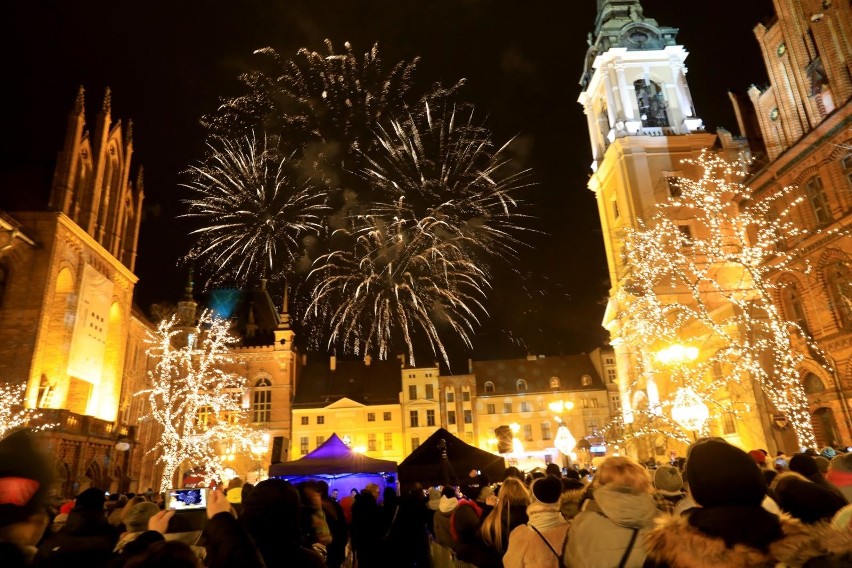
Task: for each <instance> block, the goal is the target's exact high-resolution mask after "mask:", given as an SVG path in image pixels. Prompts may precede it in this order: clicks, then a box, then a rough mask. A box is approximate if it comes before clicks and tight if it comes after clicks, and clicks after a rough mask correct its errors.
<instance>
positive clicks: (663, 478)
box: [654, 465, 683, 494]
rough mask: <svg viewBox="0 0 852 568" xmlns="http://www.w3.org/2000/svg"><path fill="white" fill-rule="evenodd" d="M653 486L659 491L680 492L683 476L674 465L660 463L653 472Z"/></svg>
mask: <svg viewBox="0 0 852 568" xmlns="http://www.w3.org/2000/svg"><path fill="white" fill-rule="evenodd" d="M654 487H656V488H657V491H659V492H661V493H668V494H672V493H680V490H681V489H682V488H683V477H681V475H680V472H679V471H678V470H677V468H676V467H673V466H670V465H661V466H659V467H658V468H657V471H656V472H655V473H654Z"/></svg>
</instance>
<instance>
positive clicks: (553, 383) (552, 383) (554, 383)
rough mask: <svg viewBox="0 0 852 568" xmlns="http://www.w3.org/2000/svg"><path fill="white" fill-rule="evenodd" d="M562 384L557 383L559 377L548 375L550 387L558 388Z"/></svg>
mask: <svg viewBox="0 0 852 568" xmlns="http://www.w3.org/2000/svg"><path fill="white" fill-rule="evenodd" d="M561 386H562V385H561V384H560V383H559V377H550V388H552V389H558V388H560V387H561Z"/></svg>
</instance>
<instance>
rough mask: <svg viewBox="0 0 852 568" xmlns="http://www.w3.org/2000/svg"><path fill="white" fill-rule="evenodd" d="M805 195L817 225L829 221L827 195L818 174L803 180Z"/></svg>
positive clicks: (829, 212)
mask: <svg viewBox="0 0 852 568" xmlns="http://www.w3.org/2000/svg"><path fill="white" fill-rule="evenodd" d="M805 195H806V196H807V197H808V202H809V203H810V204H811V210H813V212H814V217H815V218H816V222H817V224H818V225H827V224H828V223H829V221H831V209H830V208H829V206H828V196H827V195H826V194H825V188H824V187H823V185H822V179H821V178H820V177H819V176H813V177H812V178H810V179H808V181H806V182H805Z"/></svg>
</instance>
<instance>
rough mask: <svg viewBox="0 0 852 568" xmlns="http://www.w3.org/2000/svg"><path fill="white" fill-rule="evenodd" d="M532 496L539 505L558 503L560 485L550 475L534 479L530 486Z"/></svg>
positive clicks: (560, 493) (560, 492)
mask: <svg viewBox="0 0 852 568" xmlns="http://www.w3.org/2000/svg"><path fill="white" fill-rule="evenodd" d="M532 495H533V497H535V498H536V500H537V501H539V502H540V503H547V504H555V503H558V502H559V497H560V496H561V495H562V483H561V482H560V481H559V480H558V479H557V478H555V477H553V476H550V475H548V476H547V477H542V478H540V479H536V480H535V481H533V484H532Z"/></svg>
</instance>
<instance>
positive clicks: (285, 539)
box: [0, 430, 852, 568]
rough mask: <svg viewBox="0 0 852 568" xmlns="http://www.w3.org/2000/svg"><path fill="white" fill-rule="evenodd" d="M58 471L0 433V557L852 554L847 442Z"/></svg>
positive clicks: (341, 563)
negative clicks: (516, 459) (180, 472)
mask: <svg viewBox="0 0 852 568" xmlns="http://www.w3.org/2000/svg"><path fill="white" fill-rule="evenodd" d="M50 472H51V465H50V460H49V459H47V458H46V457H45V456H43V455H41V454H39V452H38V450H37V446H36V443H35V439H34V437H33V434H32V433H31V432H29V431H27V430H20V431H17V432H15V433H13V434H11V435H9V436H7V437H6V438H4V439H3V440H2V441H0V565H2V566H8V567H11V568H17V567H32V566H35V567H38V568H42V567H54V566H56V567H59V566H61V567H76V566H80V567H86V568H122V567H127V568H138V567H142V568H146V567H157V568H172V567H174V568H182V567H186V568H192V567H201V566H209V567H213V568H235V567H247V568H278V567H285V566H286V567H296V568H298V567H308V568H314V567H316V568H321V567H328V568H341V567H343V568H352V567H358V568H375V567H379V568H382V567H391V566H393V567H397V566H399V567H411V568H421V567H426V566H431V565H432V564H431V563H430V549H433V548H434V547H435V546H442V547H446V548H447V549H452V551H453V554H454V555H455V557H456V558H458V559H459V560H461V561H464V562H467V563H469V564H471V565H473V566H477V567H479V568H500V567H505V568H641V567H646V568H710V567H713V568H721V567H733V568H740V567H742V568H746V567H748V568H760V567H786V568H799V567H801V568H830V567H834V568H837V567H841V566H846V567H849V566H852V505H850V504H849V499H850V497H852V454H847V453H840V452H838V451H837V450H835V449H832V448H824V449H822V450H821V451H820V452H816V451H814V450H808V451H806V452H803V453H799V454H795V455H793V456H790V457H789V458H788V457H787V456H785V455H783V454H778V455H777V456H775V457H774V458H771V457H770V456H769V455H768V453H767V452H765V451H763V450H752V451H750V452H746V451H744V450H742V449H740V448H737V447H735V446H733V445H731V444H729V443H728V442H726V441H725V440H722V439H719V438H704V439H700V440H698V441H696V442H695V443H694V444H692V445H691V446H690V448H689V451H688V453H687V456H686V459H685V460H675V461H674V462H673V463H670V464H652V465H650V466H649V465H643V464H640V463H638V462H636V461H634V460H633V459H631V458H628V457H624V456H610V457H607V458H606V459H604V460H603V461H602V462H601V463H600V465H599V467H598V468H597V470H596V471H594V472H593V473H590V472H587V471H583V470H581V471H575V470H572V469H566V470H561V469H560V468H559V467H557V466H555V465H554V464H551V465H549V466H548V468H547V471H545V472H535V473H532V474H528V475H524V474H523V473H522V472H520V471H518V470H517V468H513V467H510V468H508V469H507V470H506V473H505V475H504V477H503V479H500V480H490V479H488V478H487V477H486V476H484V475H481V474H479V472H471V475H470V476H469V477H468V478H466V479H465V480H464V482H463V483H461V484H459V485H458V486H451V485H446V486H443V487H429V488H424V487H421V486H419V485H418V486H414V487H411V488H408V489H407V490H406V491H404V492H403V495H402V496H401V497H400V496H398V494H397V490H396V488H395V487H386V488H385V489H384V491H382V488H381V487H380V486H378V485H376V484H372V483H371V484H368V485H367V486H366V487H363V488H360V489H359V488H352V490H351V491H350V492H349V493H348V494H347V495H345V496H344V497H342V498H341V496H340V494H339V491H338V490H337V489H334V490H333V491H331V492H330V491H329V487H328V485H327V484H326V483H325V482H323V481H315V480H314V481H307V482H304V483H300V484H297V485H293V484H291V483H288V482H287V481H284V480H281V479H274V478H273V479H267V480H264V481H261V482H260V483H258V484H257V485H255V486H252V485H251V484H243V483H242V482H241V481H240V480H239V479H235V480H233V481H232V482H231V483H230V484H229V486H228V488H227V490H224V491H223V490H222V489H211V490H209V493H208V499H207V505H206V509H201V510H195V511H175V510H171V509H169V508H168V507H165V503H164V500H163V498H162V495H160V494H156V493H153V492H151V491H148V492H146V493H145V494H142V495H133V494H125V495H121V496H116V497H113V496H110V497H109V498H108V497H107V495H106V494H105V492H104V490H103V489H101V488H88V489H86V490H84V491H82V492H81V493H80V494H79V495H77V496H76V498H75V499H74V500H72V501H68V502H66V503H57V502H55V501H53V500H52V499H51V496H50V495H49V489H50V487H51V485H52V481H51V479H50Z"/></svg>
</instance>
